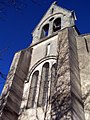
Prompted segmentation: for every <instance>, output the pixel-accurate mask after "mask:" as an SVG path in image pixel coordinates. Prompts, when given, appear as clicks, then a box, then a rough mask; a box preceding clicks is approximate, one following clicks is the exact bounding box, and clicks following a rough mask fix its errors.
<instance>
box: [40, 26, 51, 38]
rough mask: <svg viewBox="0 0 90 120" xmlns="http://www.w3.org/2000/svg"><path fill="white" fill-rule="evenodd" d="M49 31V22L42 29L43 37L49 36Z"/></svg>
mask: <svg viewBox="0 0 90 120" xmlns="http://www.w3.org/2000/svg"><path fill="white" fill-rule="evenodd" d="M48 33H49V24H46V25H44V27H43V28H42V31H41V38H44V37H46V36H48Z"/></svg>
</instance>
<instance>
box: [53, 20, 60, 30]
mask: <svg viewBox="0 0 90 120" xmlns="http://www.w3.org/2000/svg"><path fill="white" fill-rule="evenodd" d="M60 29H61V18H57V19H55V20H54V23H53V32H56V31H58V30H60Z"/></svg>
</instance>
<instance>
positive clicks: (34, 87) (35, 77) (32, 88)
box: [27, 71, 39, 108]
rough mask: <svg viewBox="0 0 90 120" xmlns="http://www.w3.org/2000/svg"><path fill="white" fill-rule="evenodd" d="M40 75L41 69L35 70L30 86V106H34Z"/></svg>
mask: <svg viewBox="0 0 90 120" xmlns="http://www.w3.org/2000/svg"><path fill="white" fill-rule="evenodd" d="M38 75H39V71H35V72H34V73H33V75H32V79H31V86H30V91H29V98H28V105H27V107H28V108H33V107H34V103H35V96H36V90H37V82H38Z"/></svg>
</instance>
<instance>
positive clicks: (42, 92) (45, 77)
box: [38, 63, 49, 107]
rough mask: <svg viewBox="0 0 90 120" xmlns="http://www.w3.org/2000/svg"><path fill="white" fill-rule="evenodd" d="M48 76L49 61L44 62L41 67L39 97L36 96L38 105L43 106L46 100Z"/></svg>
mask: <svg viewBox="0 0 90 120" xmlns="http://www.w3.org/2000/svg"><path fill="white" fill-rule="evenodd" d="M48 76H49V63H45V64H44V65H43V67H42V75H41V81H40V89H39V98H38V107H40V106H44V105H45V103H46V101H47V95H48Z"/></svg>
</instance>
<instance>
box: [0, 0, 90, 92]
mask: <svg viewBox="0 0 90 120" xmlns="http://www.w3.org/2000/svg"><path fill="white" fill-rule="evenodd" d="M23 1H25V7H24V8H23V9H22V10H21V11H17V10H15V9H14V8H13V7H10V8H7V9H6V11H4V13H0V51H2V50H4V51H3V52H1V53H2V54H0V58H2V60H0V71H2V72H3V73H4V74H5V75H7V74H8V71H9V68H10V65H11V62H12V59H13V56H14V54H15V52H17V51H19V50H21V49H24V48H26V47H28V46H29V45H30V43H31V41H32V36H31V33H32V31H33V29H34V28H35V27H36V25H37V24H38V22H39V21H40V19H41V18H42V16H43V14H45V12H46V11H47V9H48V8H49V7H50V5H51V3H52V2H54V0H23ZM32 1H33V2H32ZM57 2H58V5H59V6H61V7H63V8H66V9H68V10H74V11H75V13H76V16H77V21H76V26H77V28H78V30H79V31H80V33H82V34H84V33H90V0H57ZM4 83H5V80H4V79H2V78H1V77H0V92H1V90H2V88H3V85H4Z"/></svg>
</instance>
